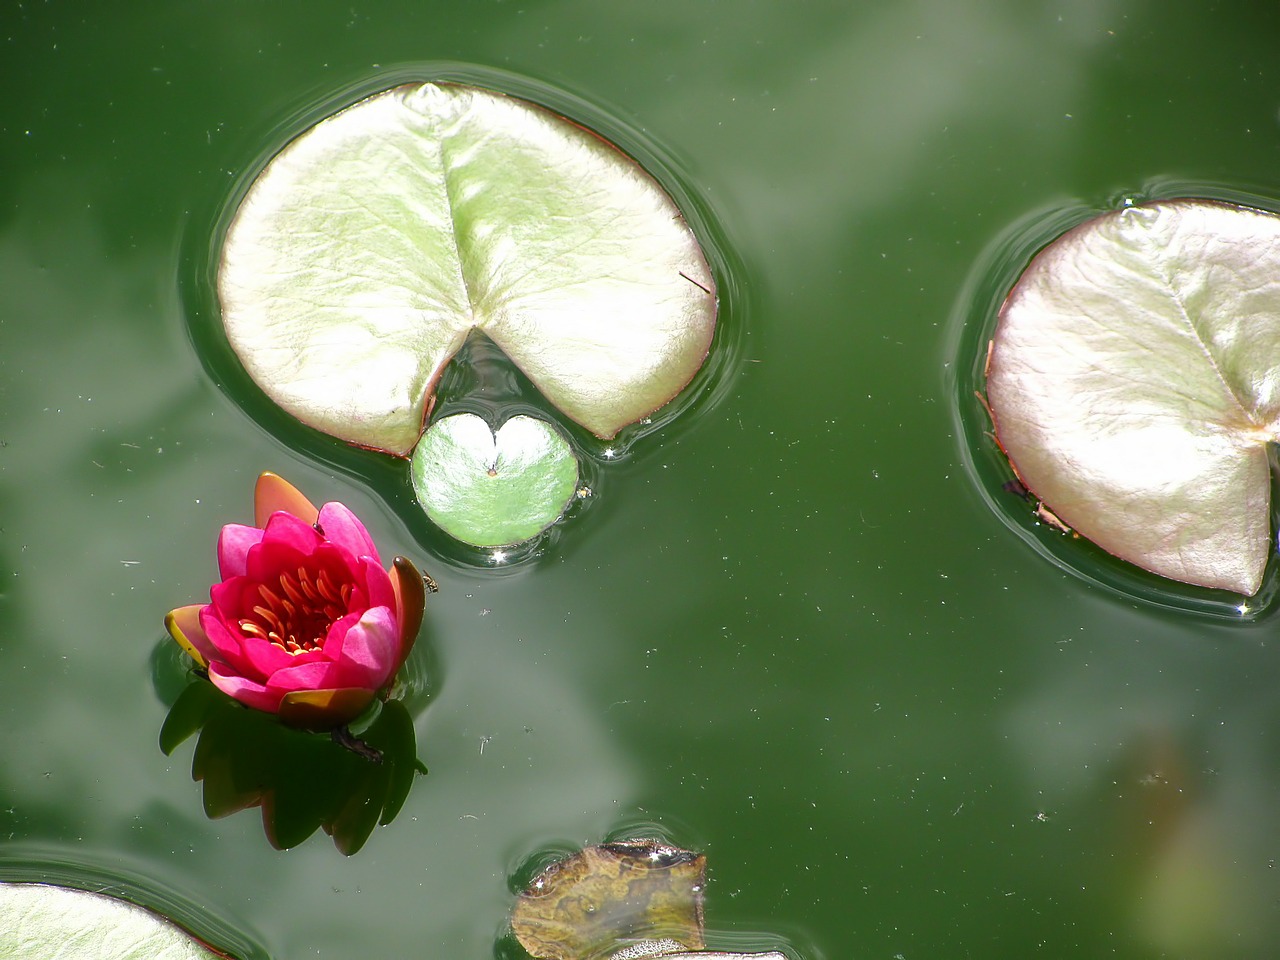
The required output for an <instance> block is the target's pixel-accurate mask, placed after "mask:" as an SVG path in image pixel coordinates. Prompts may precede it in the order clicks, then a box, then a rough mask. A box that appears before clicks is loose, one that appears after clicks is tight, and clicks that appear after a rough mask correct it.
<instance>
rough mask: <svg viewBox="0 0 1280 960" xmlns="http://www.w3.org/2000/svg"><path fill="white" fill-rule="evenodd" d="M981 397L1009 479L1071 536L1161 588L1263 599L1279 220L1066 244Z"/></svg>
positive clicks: (1010, 331)
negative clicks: (1196, 588) (1162, 583)
mask: <svg viewBox="0 0 1280 960" xmlns="http://www.w3.org/2000/svg"><path fill="white" fill-rule="evenodd" d="M987 397H988V401H989V404H990V409H991V413H992V417H993V420H994V423H995V429H996V437H997V439H998V441H999V443H1000V445H1001V446H1002V448H1003V449H1004V451H1005V453H1006V454H1007V455H1008V457H1009V460H1010V462H1011V463H1012V465H1013V467H1014V470H1015V471H1016V472H1017V474H1018V476H1019V477H1020V478H1021V480H1022V482H1023V483H1024V484H1025V485H1026V486H1027V488H1028V489H1029V490H1030V491H1031V492H1032V493H1033V494H1034V495H1035V496H1036V497H1038V498H1040V499H1041V500H1042V501H1043V503H1044V504H1045V505H1046V506H1047V507H1048V509H1049V510H1051V511H1052V513H1053V514H1054V515H1056V517H1057V518H1059V519H1060V520H1061V521H1062V522H1063V523H1065V524H1066V525H1068V526H1069V527H1071V528H1073V529H1074V530H1076V531H1077V532H1078V533H1080V534H1081V535H1082V536H1085V537H1087V538H1089V539H1090V540H1092V541H1094V542H1095V543H1097V544H1098V545H1099V546H1101V547H1103V548H1104V549H1105V550H1107V551H1109V552H1111V553H1113V554H1115V555H1116V556H1118V557H1122V558H1123V559H1126V560H1129V561H1131V562H1133V563H1135V564H1137V565H1138V566H1140V567H1143V568H1145V569H1147V570H1150V571H1152V572H1154V573H1157V574H1159V575H1161V576H1164V577H1169V578H1172V579H1174V580H1180V581H1185V582H1187V583H1192V584H1198V585H1200V586H1205V587H1213V588H1222V589H1226V590H1231V591H1235V592H1237V593H1241V594H1246V595H1251V594H1253V593H1256V592H1257V590H1258V589H1259V587H1260V585H1261V581H1262V577H1263V572H1264V568H1265V567H1266V564H1267V560H1268V557H1269V556H1270V554H1271V545H1272V544H1271V528H1270V510H1269V497H1270V485H1271V475H1270V469H1269V466H1268V457H1267V445H1268V444H1270V443H1272V442H1274V441H1275V440H1276V438H1277V436H1280V216H1276V215H1275V214H1272V213H1267V212H1264V211H1260V210H1254V209H1250V208H1245V207H1239V206H1233V205H1230V204H1225V203H1217V202H1211V201H1200V200H1169V201H1161V202H1157V203H1151V204H1146V205H1139V206H1132V207H1126V208H1125V209H1122V210H1119V211H1115V212H1112V213H1108V214H1105V215H1103V216H1100V217H1097V218H1096V219H1093V220H1090V221H1089V222H1087V223H1084V224H1082V225H1081V226H1079V227H1077V228H1075V229H1074V230H1072V231H1070V232H1068V233H1066V234H1065V235H1063V236H1062V237H1060V238H1058V239H1057V240H1055V241H1054V242H1053V243H1051V244H1050V245H1049V246H1048V247H1046V248H1045V249H1044V250H1043V251H1041V252H1040V253H1039V254H1038V255H1037V256H1036V257H1035V258H1034V260H1033V261H1032V262H1031V264H1030V266H1029V267H1028V268H1027V270H1026V272H1025V273H1023V275H1022V277H1021V278H1020V279H1019V280H1018V282H1017V284H1016V285H1015V286H1014V287H1013V289H1012V291H1011V292H1010V294H1009V297H1008V299H1007V300H1006V302H1005V304H1004V306H1003V308H1002V309H1001V312H1000V318H999V322H998V325H997V328H996V331H995V335H994V339H993V344H992V348H991V355H990V361H989V369H988V379H987Z"/></svg>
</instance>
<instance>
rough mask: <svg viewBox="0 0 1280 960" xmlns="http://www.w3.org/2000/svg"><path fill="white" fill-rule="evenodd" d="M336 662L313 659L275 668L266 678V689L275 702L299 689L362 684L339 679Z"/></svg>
mask: <svg viewBox="0 0 1280 960" xmlns="http://www.w3.org/2000/svg"><path fill="white" fill-rule="evenodd" d="M339 672H340V671H339V669H338V664H336V663H334V662H332V661H331V660H327V659H324V660H313V661H311V662H310V663H299V664H297V665H296V666H291V667H285V668H284V669H283V670H277V671H276V672H275V673H273V674H272V675H271V676H270V677H268V678H267V689H268V690H269V691H271V692H272V693H274V694H275V697H276V702H277V703H279V701H280V698H281V697H283V696H284V695H285V694H286V693H295V692H297V691H299V690H330V689H336V688H338V687H349V686H363V684H349V683H343V682H342V681H341V679H339Z"/></svg>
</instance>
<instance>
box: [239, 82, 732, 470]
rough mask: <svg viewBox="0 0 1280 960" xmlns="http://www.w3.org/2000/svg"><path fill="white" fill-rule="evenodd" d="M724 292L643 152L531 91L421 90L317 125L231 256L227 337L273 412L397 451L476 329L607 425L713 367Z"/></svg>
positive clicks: (260, 201) (566, 408)
mask: <svg viewBox="0 0 1280 960" xmlns="http://www.w3.org/2000/svg"><path fill="white" fill-rule="evenodd" d="M714 291H715V284H714V281H713V280H712V277H711V271H710V269H709V267H708V265H707V262H706V259H705V257H704V256H703V254H702V250H701V248H700V247H699V245H698V242H697V240H696V238H695V237H694V235H693V232H692V230H690V228H689V226H688V225H687V224H686V222H685V220H684V218H683V217H682V216H681V214H680V211H679V210H678V209H677V208H676V206H675V204H674V202H673V201H672V199H671V198H670V196H668V195H667V194H666V193H665V192H664V191H663V190H662V188H661V187H660V186H659V185H658V184H657V183H656V182H655V181H654V180H653V179H652V178H651V177H650V176H649V175H648V174H646V173H645V172H644V171H643V170H642V169H641V168H640V167H639V166H638V165H637V164H636V163H635V162H634V161H633V160H632V159H631V158H630V157H628V156H626V155H625V154H623V153H622V152H621V151H620V150H618V149H617V148H616V147H614V146H613V145H611V144H609V143H608V142H606V141H605V140H603V139H602V138H600V137H599V136H597V135H596V134H594V133H592V132H590V131H588V130H586V129H584V128H582V127H580V126H578V125H577V124H575V123H573V122H571V121H569V120H566V119H565V118H563V117H560V116H557V115H556V114H554V113H552V112H550V111H548V110H546V109H543V108H541V107H538V106H535V105H533V104H531V103H528V102H525V101H522V100H518V99H516V98H513V97H507V96H504V95H502V94H498V93H494V92H491V91H488V90H483V89H479V88H476V87H470V86H462V85H455V84H441V83H422V84H411V85H406V86H401V87H396V88H394V89H391V90H387V91H385V92H383V93H380V94H377V95H375V96H372V97H369V98H368V99H366V100H362V101H360V102H359V103H357V104H355V105H354V106H351V107H349V108H347V109H345V110H343V111H341V112H340V113H337V114H335V115H334V116H331V117H329V118H328V119H325V120H323V121H321V122H320V123H318V124H317V125H316V126H314V127H312V128H311V129H310V130H308V131H306V132H305V133H303V134H302V135H301V136H299V137H298V138H297V139H295V140H294V141H292V142H291V143H290V144H288V146H286V147H285V148H284V150H283V151H281V152H280V154H279V155H277V156H276V157H275V158H274V159H273V160H272V161H271V162H270V163H269V164H268V165H267V167H266V169H264V170H263V171H262V173H261V174H260V175H259V176H258V178H257V180H256V181H255V182H254V183H253V185H252V187H251V188H250V189H249V191H248V193H247V195H246V196H245V197H244V199H243V201H242V202H241V204H240V207H239V209H238V210H237V211H236V214H235V217H234V219H233V220H232V222H231V225H230V228H229V229H228V232H227V236H226V240H225V242H224V245H223V248H222V262H221V265H220V268H219V271H218V295H219V299H220V301H221V305H222V320H223V323H224V325H225V327H226V331H227V336H228V338H229V340H230V343H231V346H232V347H233V348H234V350H235V352H236V353H237V354H238V356H239V357H240V360H241V361H242V362H243V364H244V366H245V368H246V369H247V370H248V372H249V374H250V376H251V377H252V378H253V379H254V381H255V382H257V384H258V385H259V386H260V387H261V388H262V389H263V390H264V391H265V392H266V393H267V394H268V395H269V396H270V397H271V398H272V399H273V400H274V401H275V402H276V403H277V404H279V405H280V406H281V407H283V408H284V409H285V410H287V411H288V412H289V413H291V414H292V415H293V416H295V417H297V418H298V419H299V420H301V421H302V422H304V423H307V424H309V425H311V426H313V427H316V428H317V429H320V430H323V431H325V432H326V433H330V434H332V435H334V436H336V437H340V438H342V439H343V440H347V441H349V442H352V443H355V444H358V445H361V446H366V447H370V448H374V449H381V450H386V451H389V452H392V453H396V454H407V453H408V451H409V450H410V449H412V448H413V446H414V444H415V443H416V442H417V440H418V437H419V435H420V434H421V432H422V426H423V423H424V422H425V419H426V416H427V414H428V412H429V410H430V405H431V398H432V395H433V392H434V390H435V386H436V383H437V380H438V379H439V377H440V374H441V371H442V370H443V369H444V366H445V364H446V363H447V362H448V361H449V359H450V358H451V357H452V356H453V355H454V354H455V353H456V352H457V351H458V349H459V348H460V347H461V346H462V344H463V342H464V341H465V340H466V338H467V336H468V334H469V333H470V332H471V331H472V330H473V329H479V330H482V331H483V332H484V333H485V334H486V335H487V336H488V337H489V338H490V339H492V340H493V342H494V343H496V344H497V345H498V346H499V347H500V348H501V349H502V351H503V352H504V353H505V354H506V355H507V356H508V357H509V358H510V359H511V360H512V362H514V363H515V364H516V365H517V366H518V367H520V369H521V370H523V371H524V373H525V374H526V375H527V376H528V378H529V380H530V381H531V382H532V383H533V384H534V385H535V386H536V387H537V388H538V389H539V390H540V391H541V392H542V393H543V395H544V396H545V397H546V398H547V399H548V400H549V401H550V402H551V403H552V404H554V405H555V406H556V407H557V408H559V409H560V410H561V411H563V412H564V413H565V414H566V415H567V416H568V417H570V418H571V419H572V420H574V421H576V422H577V423H579V424H581V425H583V426H584V427H586V428H587V429H589V430H591V431H592V432H593V433H595V434H597V435H598V436H600V437H606V438H607V437H611V436H613V435H614V434H616V433H617V432H618V430H620V429H621V428H622V427H624V426H626V425H627V424H630V423H633V422H635V421H637V420H639V419H641V418H642V417H644V416H646V415H647V414H649V413H651V412H652V411H654V410H655V409H657V408H658V407H661V406H662V405H664V404H665V403H667V402H668V401H670V400H671V399H672V398H673V397H674V396H675V395H676V394H677V393H679V392H680V390H681V389H682V388H683V387H684V385H685V384H687V383H688V382H689V380H690V378H691V377H692V376H693V375H694V373H695V372H696V371H697V370H698V368H699V367H700V366H701V364H702V362H703V360H704V359H705V357H706V355H707V351H708V349H709V347H710V344H711V338H712V334H713V332H714V327H715V317H716V297H715V292H714Z"/></svg>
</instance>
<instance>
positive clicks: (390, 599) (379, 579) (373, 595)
mask: <svg viewBox="0 0 1280 960" xmlns="http://www.w3.org/2000/svg"><path fill="white" fill-rule="evenodd" d="M356 569H357V570H358V571H359V573H358V576H357V577H356V584H357V585H359V584H361V583H363V584H364V590H363V591H361V592H363V594H364V598H363V602H362V603H359V604H357V603H355V602H354V601H353V602H352V604H351V609H352V610H356V609H358V608H359V607H389V608H390V609H391V610H393V611H394V610H395V609H396V591H395V587H394V586H392V584H391V576H390V574H388V573H387V571H385V570H383V569H382V565H381V564H379V563H378V560H377V558H376V557H361V558H360V562H359V564H358V566H357V568H356Z"/></svg>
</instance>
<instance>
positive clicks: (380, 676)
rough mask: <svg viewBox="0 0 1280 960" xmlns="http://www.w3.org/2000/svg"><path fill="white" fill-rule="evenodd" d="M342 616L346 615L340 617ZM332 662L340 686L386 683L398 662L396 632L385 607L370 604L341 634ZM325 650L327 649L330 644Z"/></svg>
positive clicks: (398, 649) (391, 615)
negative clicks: (334, 658)
mask: <svg viewBox="0 0 1280 960" xmlns="http://www.w3.org/2000/svg"><path fill="white" fill-rule="evenodd" d="M343 619H344V620H345V619H347V618H345V617H344V618H343ZM341 641H342V642H341V647H340V648H339V651H335V652H336V653H337V660H336V663H335V667H336V668H337V669H336V672H335V678H336V679H337V681H338V682H337V684H336V685H339V686H344V687H371V688H373V689H374V690H377V689H380V688H381V687H384V686H386V684H387V683H389V682H390V681H391V678H392V676H394V675H395V671H396V668H397V667H398V666H399V665H400V635H399V630H398V628H397V624H396V616H395V614H394V613H393V612H392V611H391V609H390V608H389V607H371V608H369V609H368V610H365V611H364V612H363V613H362V614H361V616H360V619H359V620H358V621H357V622H356V623H355V624H353V625H351V626H350V627H349V628H348V629H347V631H346V634H345V636H343V637H342V638H341ZM331 643H332V641H330V642H329V643H326V644H325V653H326V654H329V655H331V656H332V655H333V654H332V653H330V649H331V647H330V644H331Z"/></svg>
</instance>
